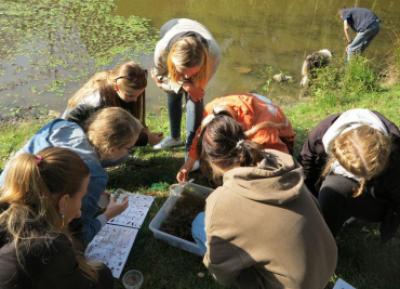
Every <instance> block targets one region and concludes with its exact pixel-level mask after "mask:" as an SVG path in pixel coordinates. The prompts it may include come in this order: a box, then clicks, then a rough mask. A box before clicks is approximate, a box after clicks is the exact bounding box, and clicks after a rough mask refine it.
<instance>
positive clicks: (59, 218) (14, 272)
mask: <svg viewBox="0 0 400 289" xmlns="http://www.w3.org/2000/svg"><path fill="white" fill-rule="evenodd" d="M88 183H89V169H88V167H87V166H86V165H85V163H84V162H83V161H82V160H81V159H80V157H79V156H78V155H77V154H75V153H74V152H72V151H70V150H68V149H62V148H48V149H45V150H42V151H40V152H38V153H37V154H36V155H33V154H28V153H22V154H20V155H18V156H17V157H15V158H14V159H13V160H12V161H11V163H10V164H9V167H8V170H7V173H6V175H5V176H4V183H3V185H2V188H1V191H0V268H1V270H0V288H4V289H9V288H10V289H11V288H13V289H26V288H38V289H41V288H42V289H44V288H59V289H63V288H65V289H67V288H68V289H70V288H76V289H89V288H97V289H100V288H104V289H106V288H107V289H109V288H112V287H113V278H112V275H111V272H110V270H109V269H108V268H107V267H105V266H104V265H100V264H98V265H96V266H94V265H90V264H89V263H87V262H86V260H85V259H84V258H83V256H82V255H81V254H78V253H77V251H76V250H75V249H74V246H73V243H72V241H71V238H70V236H69V234H68V232H67V226H68V223H70V222H71V221H72V220H73V219H75V218H78V217H79V216H80V214H81V201H82V198H83V196H84V195H85V194H86V191H87V186H88Z"/></svg>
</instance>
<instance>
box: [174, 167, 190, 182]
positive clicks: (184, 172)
mask: <svg viewBox="0 0 400 289" xmlns="http://www.w3.org/2000/svg"><path fill="white" fill-rule="evenodd" d="M188 175H189V170H188V169H186V168H183V167H182V168H181V169H180V170H179V171H178V173H177V175H176V180H177V181H178V183H180V184H181V183H186V182H187V180H188Z"/></svg>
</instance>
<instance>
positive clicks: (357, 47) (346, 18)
mask: <svg viewBox="0 0 400 289" xmlns="http://www.w3.org/2000/svg"><path fill="white" fill-rule="evenodd" d="M339 16H340V18H341V19H342V20H343V30H344V35H345V37H346V40H347V47H346V53H347V61H349V60H350V58H351V56H352V55H353V54H356V53H361V52H363V51H364V50H365V49H366V48H367V47H368V45H369V44H370V42H371V41H372V39H374V37H375V36H376V35H377V34H378V32H379V22H380V19H379V18H378V16H376V15H375V14H374V13H373V12H372V11H371V10H368V9H366V8H342V9H340V10H339ZM349 27H351V29H352V30H353V31H355V32H356V33H357V35H356V37H354V39H353V40H352V39H351V38H350V35H349Z"/></svg>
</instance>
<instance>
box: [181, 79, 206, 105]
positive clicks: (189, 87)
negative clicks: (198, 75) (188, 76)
mask: <svg viewBox="0 0 400 289" xmlns="http://www.w3.org/2000/svg"><path fill="white" fill-rule="evenodd" d="M182 89H183V90H184V91H186V92H187V93H188V94H189V97H190V99H191V100H193V101H194V102H198V101H200V100H201V99H202V98H203V96H204V89H202V88H201V87H196V86H194V85H193V83H191V82H190V81H185V82H184V83H183V85H182Z"/></svg>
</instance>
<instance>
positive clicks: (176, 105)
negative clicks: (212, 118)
mask: <svg viewBox="0 0 400 289" xmlns="http://www.w3.org/2000/svg"><path fill="white" fill-rule="evenodd" d="M183 95H185V99H186V143H185V147H186V151H189V149H190V146H191V145H192V142H193V138H194V136H195V134H196V130H197V128H198V127H199V126H200V124H201V120H202V118H203V111H204V104H203V99H202V100H200V101H197V102H194V101H192V100H191V99H190V97H189V95H188V94H187V93H185V92H180V93H174V92H169V93H168V115H169V125H170V131H171V136H172V137H173V138H175V139H177V138H180V136H181V119H182V97H183Z"/></svg>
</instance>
